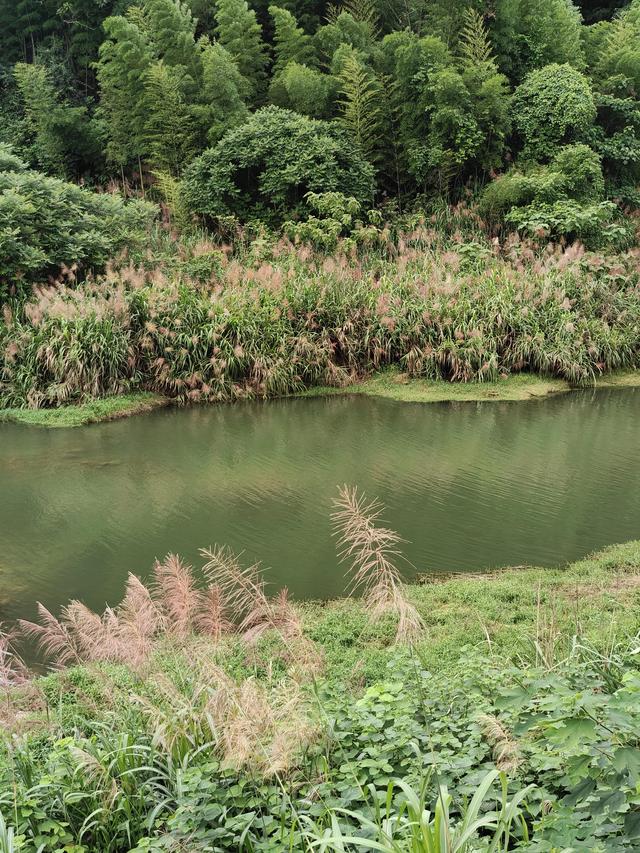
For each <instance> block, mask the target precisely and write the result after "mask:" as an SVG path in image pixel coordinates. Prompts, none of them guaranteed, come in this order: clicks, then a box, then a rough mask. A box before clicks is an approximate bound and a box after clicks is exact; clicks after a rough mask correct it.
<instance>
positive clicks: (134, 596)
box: [114, 573, 163, 667]
mask: <svg viewBox="0 0 640 853" xmlns="http://www.w3.org/2000/svg"><path fill="white" fill-rule="evenodd" d="M115 617H116V618H115V622H114V627H115V630H116V650H117V655H118V657H119V658H120V660H121V661H122V662H124V663H129V664H131V665H132V666H134V667H137V666H140V665H141V664H143V663H145V662H146V661H147V660H148V658H149V655H150V654H151V651H152V648H153V638H154V635H155V633H156V631H157V630H159V629H160V628H161V627H162V625H163V620H162V614H161V613H160V611H159V609H158V606H157V604H156V602H155V601H154V600H153V598H152V596H151V593H150V592H149V590H148V589H147V587H146V586H145V585H144V584H143V583H142V581H141V580H140V578H137V577H136V576H135V575H133V574H131V573H129V576H128V578H127V586H126V592H125V596H124V598H123V599H122V602H121V603H120V605H119V606H118V608H117V609H116V611H115Z"/></svg>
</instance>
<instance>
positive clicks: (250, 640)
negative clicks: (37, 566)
mask: <svg viewBox="0 0 640 853" xmlns="http://www.w3.org/2000/svg"><path fill="white" fill-rule="evenodd" d="M205 556H207V555H205ZM208 556H209V557H211V556H212V555H211V554H209V555H208ZM213 557H214V559H213V560H209V563H208V564H207V565H208V568H207V567H205V574H207V576H210V575H209V574H208V573H209V572H210V571H211V565H212V563H213V564H215V576H216V577H217V578H218V579H219V580H220V583H221V585H222V586H221V587H220V588H218V593H215V594H214V593H212V592H211V591H210V592H209V593H208V595H209V598H208V599H207V600H208V602H209V603H208V605H207V608H206V614H207V618H206V619H202V618H200V617H196V615H195V613H196V611H195V610H194V608H196V607H197V608H200V607H201V604H199V603H197V601H196V598H194V595H195V586H194V581H193V580H189V578H191V577H192V576H191V574H190V572H189V571H188V570H187V569H186V568H185V567H184V565H183V564H180V563H179V561H178V562H176V560H175V558H173V561H172V560H167V561H165V563H164V564H162V565H161V566H159V567H158V568H157V569H156V579H157V580H156V586H154V587H153V588H152V592H153V597H152V598H149V597H148V594H147V593H146V592H145V588H144V587H141V586H140V585H136V584H135V583H134V582H133V581H130V584H129V587H128V592H127V598H126V599H125V601H124V602H123V603H122V605H120V607H118V608H116V609H115V610H114V611H110V612H108V613H107V614H106V616H105V619H106V621H105V619H103V620H99V621H98V622H96V621H95V618H94V617H92V616H91V615H90V614H89V612H88V611H85V612H83V611H82V610H81V609H79V608H78V606H77V605H74V607H73V608H70V609H69V610H68V611H67V612H66V614H63V621H62V622H61V623H57V622H56V621H55V619H53V617H52V616H51V617H47V619H46V621H45V623H44V624H45V631H46V633H45V635H44V639H45V640H46V642H47V645H48V648H49V651H50V652H51V653H54V654H55V655H57V656H58V657H61V659H65V655H66V662H67V664H71V668H66V669H64V670H63V671H62V672H59V673H54V674H52V675H50V676H47V677H45V678H42V677H40V678H37V679H36V680H35V681H30V682H27V683H25V682H24V681H23V680H22V679H21V678H19V677H17V676H16V678H15V682H16V686H15V687H13V688H11V687H10V679H9V678H7V679H5V680H6V681H7V687H6V690H7V691H8V692H7V697H6V698H7V701H6V703H4V705H3V709H2V711H1V712H0V713H2V715H3V723H4V731H5V737H4V741H3V743H4V745H3V747H2V750H1V751H0V780H2V790H3V792H4V793H3V799H2V803H3V804H4V805H2V803H0V810H1V811H2V813H3V815H4V818H5V820H6V821H7V823H9V824H10V825H11V826H13V827H15V829H16V830H17V832H18V835H20V836H22V837H23V838H24V841H25V844H26V846H24V847H18V848H15V849H31V846H33V845H35V846H37V847H38V848H39V849H41V850H43V851H54V850H59V849H61V847H63V846H64V847H65V849H73V850H74V851H75V852H76V853H89V851H93V850H98V849H99V850H101V851H104V853H121V851H122V852H123V853H124V851H132V850H135V851H136V853H138V851H143V850H144V851H158V853H159V851H170V850H177V849H189V851H193V853H196V851H199V852H200V853H205V851H207V850H211V849H217V850H220V851H238V850H242V851H249V850H252V851H275V850H290V851H297V850H303V849H313V847H314V844H316V842H318V841H319V839H320V838H321V837H322V838H323V839H324V845H325V846H324V847H323V849H324V850H326V851H332V852H333V851H335V853H338V851H353V853H355V852H356V851H359V850H374V849H375V850H383V851H389V853H393V851H396V850H398V851H399V850H402V851H405V850H409V849H411V850H415V851H416V853H426V851H428V850H429V848H426V847H423V846H415V845H414V846H410V844H411V842H410V837H411V833H412V822H411V821H412V820H417V821H418V824H419V825H420V824H423V828H424V830H425V831H426V830H427V829H428V828H429V827H431V829H433V817H432V816H429V815H428V814H427V811H430V812H431V815H432V814H433V809H434V807H435V806H436V804H437V801H438V799H439V798H440V797H444V796H446V797H447V800H446V802H447V816H446V817H443V818H441V819H442V820H444V821H445V823H446V825H447V827H448V831H449V832H450V833H451V835H452V836H456V834H457V835H459V834H460V832H461V831H462V825H463V822H464V820H465V819H466V820H467V821H468V820H470V819H471V817H472V816H473V811H472V807H471V806H470V804H469V801H470V799H471V797H472V796H473V795H474V794H476V793H477V795H478V796H477V798H476V799H477V801H478V803H479V804H480V803H481V804H482V807H481V808H480V806H479V808H480V811H479V813H478V814H479V815H480V816H482V815H483V814H486V810H487V809H490V808H497V809H498V811H500V809H501V808H506V800H505V799H503V797H506V798H507V799H509V800H510V801H511V802H512V803H516V802H517V801H518V799H519V798H521V800H522V806H521V807H520V808H518V809H516V813H517V814H519V815H520V817H518V819H517V820H516V821H512V822H503V820H502V818H499V819H497V822H495V821H494V824H493V825H489V824H490V823H491V822H490V821H488V822H487V821H484V822H482V821H481V822H480V823H479V824H478V826H477V829H476V831H475V832H474V833H473V835H472V839H473V841H474V843H475V844H476V846H475V847H472V848H471V849H474V850H475V849H484V848H483V847H482V844H483V843H488V842H489V841H490V840H491V839H492V838H494V837H495V833H498V832H500V833H501V835H502V837H503V842H505V839H510V843H511V844H512V845H513V844H515V843H516V842H518V841H519V842H520V843H521V846H522V848H523V849H532V850H536V851H538V850H541V849H545V850H546V849H568V848H574V847H575V846H576V845H578V846H580V845H582V847H583V849H589V850H608V849H613V847H615V849H616V850H620V851H631V850H633V849H634V844H635V843H636V840H637V837H638V828H637V817H638V811H637V804H636V800H637V796H636V793H635V791H636V787H635V781H634V779H637V772H636V770H635V769H634V768H636V767H637V761H636V758H635V756H636V755H637V744H636V740H637V731H638V725H639V724H640V710H639V709H640V701H639V700H640V672H639V671H638V666H637V656H638V640H637V635H638V632H639V630H640V541H638V542H631V543H627V544H625V545H618V546H614V547H611V548H607V549H605V550H604V551H603V552H601V553H599V554H596V555H594V556H592V557H590V558H587V559H585V560H582V561H580V562H577V563H574V564H572V565H569V566H565V567H561V568H557V569H535V568H525V569H508V570H504V571H500V572H497V573H493V574H490V575H475V576H456V577H449V578H429V579H425V582H424V583H420V584H414V585H412V586H408V587H405V588H404V590H403V591H402V593H401V596H404V597H406V601H407V603H408V605H409V606H411V607H415V608H416V612H417V615H418V617H419V621H420V631H419V634H417V635H414V642H413V644H412V645H411V646H407V645H403V644H398V643H397V641H396V640H397V632H398V618H397V614H396V613H394V611H393V609H392V610H390V611H389V612H388V613H387V614H386V615H383V616H380V617H378V618H375V619H374V620H371V618H370V616H371V606H370V605H368V606H364V605H363V603H362V602H361V601H359V600H353V599H344V600H341V601H335V602H326V603H308V604H304V605H294V604H293V603H291V602H290V601H288V600H287V599H286V597H283V596H279V597H277V598H275V599H267V598H265V597H264V590H263V588H262V587H261V586H260V584H261V581H260V579H259V576H258V575H256V574H255V571H254V573H253V574H252V575H249V576H247V575H246V574H245V575H244V578H245V580H246V579H247V578H248V577H250V578H251V579H252V580H251V583H250V584H249V585H247V584H246V583H244V585H243V581H242V577H243V575H241V574H238V573H237V569H236V568H234V564H233V561H231V562H228V561H229V557H228V555H227V556H226V557H225V556H224V555H222V554H220V555H217V556H216V555H213ZM216 560H217V562H216ZM225 561H227V562H226V563H225ZM225 565H226V568H225ZM225 572H231V574H232V575H233V576H234V577H235V580H236V582H237V583H238V584H239V586H238V587H236V595H235V597H233V595H232V596H231V598H230V599H228V603H229V605H232V602H235V604H234V605H232V609H231V610H227V611H224V610H222V609H221V605H222V599H221V598H220V597H219V593H220V592H221V591H222V590H223V589H224V590H226V593H227V594H228V593H230V592H231V589H230V587H228V585H227V583H226V581H225ZM234 572H235V575H234ZM251 584H254V586H253V587H252V586H251ZM255 584H257V586H255ZM252 590H253V591H252ZM238 594H239V597H238ZM216 596H217V597H216ZM223 597H224V596H223ZM152 603H153V605H152ZM151 606H153V608H160V610H161V612H162V618H161V621H159V622H158V621H157V617H154V616H153V612H154V610H152V609H150V607H151ZM403 607H404V605H403ZM235 608H239V610H237V609H235ZM245 608H248V609H245ZM158 612H160V611H158ZM198 612H202V611H200V610H199V609H198ZM401 612H403V613H405V615H406V611H405V610H402V611H401ZM243 614H244V615H243ZM234 617H235V618H234ZM228 618H231V619H232V620H233V621H235V624H236V625H237V626H239V630H237V629H236V630H233V629H232V624H231V622H229V621H227V620H228ZM401 618H402V617H401ZM154 619H156V621H155V622H154V624H155V628H153V629H151V630H152V631H153V636H152V634H149V633H148V632H149V630H150V629H149V624H150V620H151V621H153V620H154ZM192 619H193V620H195V621H191V620H192ZM57 626H59V628H58V627H57ZM127 626H128V627H127ZM190 626H191V627H190ZM197 626H198V627H197ZM132 627H135V633H134V634H131V633H130V631H131V629H132ZM196 627H197V632H196ZM105 631H106V633H105ZM123 631H124V632H125V633H124V634H121V632H123ZM126 632H129V633H126ZM141 632H142V633H141ZM144 632H147V633H146V634H145V633H144ZM121 636H122V638H126V639H127V642H126V644H125V645H122V646H120V645H119V643H120V639H119V638H120V637H121ZM145 637H146V639H145ZM141 641H142V644H141ZM5 648H6V645H5ZM118 649H121V651H118ZM82 650H84V651H82ZM141 652H142V653H141ZM78 654H84V655H85V656H88V658H89V659H88V660H87V661H86V662H85V663H83V664H81V665H77V664H75V665H74V661H76V660H77V658H76V657H75V656H76V655H78ZM119 656H120V658H119ZM109 657H111V660H109ZM118 658H119V659H118ZM3 660H4V664H5V668H6V673H7V674H8V673H10V672H11V671H13V670H12V668H11V664H10V659H9V658H7V656H6V654H5V655H4V658H3ZM125 660H128V662H125ZM11 732H17V733H18V736H17V738H13V739H11V740H9V739H8V737H7V735H8V734H9V733H11ZM498 771H499V772H501V773H502V774H503V784H504V792H505V793H504V794H501V793H500V786H499V785H498V784H497V782H496V780H495V778H494V776H493V775H491V774H495V773H496V772H498ZM398 780H399V781H398ZM445 784H446V785H447V786H448V792H449V793H448V794H446V795H445V794H443V792H442V788H441V787H440V786H442V785H445ZM402 786H405V787H404V788H403V787H402ZM582 787H584V788H585V790H587V789H588V790H589V791H590V792H591V793H590V795H589V797H588V798H587V797H586V796H584V797H583V796H582V795H580V796H576V790H577V789H581V788H582ZM481 789H482V790H481ZM449 794H450V795H451V800H449V799H448V797H449ZM611 796H614V797H615V799H616V803H617V806H616V808H615V809H612V808H610V807H609V805H608V803H609V798H610V797H611ZM411 798H413V800H412V799H411ZM376 799H377V800H378V802H379V803H385V802H386V806H384V808H385V810H386V822H385V820H384V813H382V814H381V813H380V812H379V811H378V810H377V809H376V806H375V803H376ZM407 802H409V803H411V802H415V803H416V808H417V811H415V812H408V811H407V805H406V804H407ZM543 803H544V805H543ZM403 804H404V805H403ZM418 804H420V805H419V808H418ZM514 808H515V806H514ZM345 810H347V811H345ZM412 814H414V815H415V817H413V818H412ZM505 820H506V819H505ZM413 826H414V828H415V825H413ZM390 832H391V833H392V835H391V837H390V836H389V833H390ZM349 838H351V839H352V840H351V841H350V840H349ZM356 838H359V839H360V841H359V842H356V841H355V840H354V839H356ZM393 844H396V845H397V846H396V847H394V846H393ZM41 845H42V846H41ZM602 845H604V846H602Z"/></svg>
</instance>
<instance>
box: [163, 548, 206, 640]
mask: <svg viewBox="0 0 640 853" xmlns="http://www.w3.org/2000/svg"><path fill="white" fill-rule="evenodd" d="M153 572H154V575H155V584H154V587H153V593H154V595H155V597H156V600H158V601H159V602H160V604H161V606H162V609H163V610H164V614H165V617H166V620H167V629H168V631H169V632H170V633H172V634H175V635H176V636H178V637H182V638H184V637H186V636H187V635H188V634H190V633H191V631H192V629H193V627H194V624H195V621H196V618H197V617H198V614H199V612H200V610H201V597H202V596H201V593H200V591H199V590H198V588H197V586H196V583H195V580H194V577H193V570H192V568H191V566H188V565H187V564H186V563H184V562H183V561H182V560H181V558H180V557H179V556H177V554H167V556H166V557H165V558H164V560H163V561H162V562H159V561H158V560H156V562H155V565H154V568H153Z"/></svg>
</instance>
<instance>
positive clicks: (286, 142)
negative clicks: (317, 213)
mask: <svg viewBox="0 0 640 853" xmlns="http://www.w3.org/2000/svg"><path fill="white" fill-rule="evenodd" d="M308 192H316V193H324V192H342V193H344V194H345V195H349V196H353V197H354V198H356V199H357V200H358V201H360V202H361V203H370V202H371V199H372V195H373V169H372V167H371V166H370V165H369V164H368V163H366V162H365V161H364V160H363V159H362V157H360V156H359V154H358V153H357V152H356V151H354V150H353V145H352V144H351V143H350V142H349V141H348V140H347V139H346V138H345V137H344V135H343V134H342V133H341V132H340V131H339V130H337V129H336V128H335V127H334V126H332V125H331V124H330V123H328V122H323V121H317V120H314V119H310V118H306V117H305V116H300V115H297V114H296V113H294V112H291V111H289V110H283V109H280V108H278V107H274V106H270V107H264V108H263V109H261V110H258V112H256V113H255V114H254V115H252V116H251V117H250V118H249V120H248V121H246V122H245V123H244V124H243V125H241V126H240V127H238V128H236V129H235V130H231V131H229V132H228V133H227V134H225V136H224V137H223V138H222V139H221V140H220V142H219V143H218V144H217V145H216V146H215V148H210V149H209V150H208V151H205V152H204V154H202V155H201V156H200V157H198V158H197V159H196V160H195V161H194V162H193V163H192V164H191V166H190V167H189V168H188V170H187V171H186V173H185V176H184V180H183V197H184V200H185V202H186V205H187V207H188V208H189V209H190V210H191V211H192V212H193V213H196V214H199V215H201V216H204V217H205V218H208V219H216V218H218V217H221V216H228V215H229V214H232V215H234V216H237V217H239V218H240V219H241V220H243V221H246V220H247V219H253V218H258V219H262V220H266V221H269V222H273V223H279V222H282V221H283V220H284V219H286V218H289V217H290V216H291V215H295V214H303V213H304V212H305V211H308V207H307V203H306V200H305V196H306V194H307V193H308Z"/></svg>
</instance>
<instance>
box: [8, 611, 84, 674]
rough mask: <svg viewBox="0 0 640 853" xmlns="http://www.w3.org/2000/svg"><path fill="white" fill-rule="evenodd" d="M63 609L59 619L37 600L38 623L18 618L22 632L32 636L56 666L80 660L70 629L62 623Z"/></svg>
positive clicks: (63, 621)
mask: <svg viewBox="0 0 640 853" xmlns="http://www.w3.org/2000/svg"><path fill="white" fill-rule="evenodd" d="M65 611H66V608H63V611H62V616H61V619H60V620H58V619H56V617H55V616H54V615H53V613H51V612H50V611H49V610H47V608H46V607H45V606H44V604H41V603H40V602H38V615H39V617H40V623H38V622H30V621H29V620H27V619H20V620H19V625H20V629H21V630H22V633H23V634H25V636H27V637H31V638H33V639H34V640H35V641H36V643H37V645H38V648H39V650H40V651H41V652H42V653H43V654H44V655H45V657H47V658H53V660H54V661H55V666H56V667H58V668H62V667H65V666H68V665H70V664H74V663H79V662H80V660H81V655H80V653H79V649H78V646H77V644H76V641H75V638H74V636H73V634H72V631H71V630H70V628H69V626H68V625H66V624H64V623H65Z"/></svg>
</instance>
